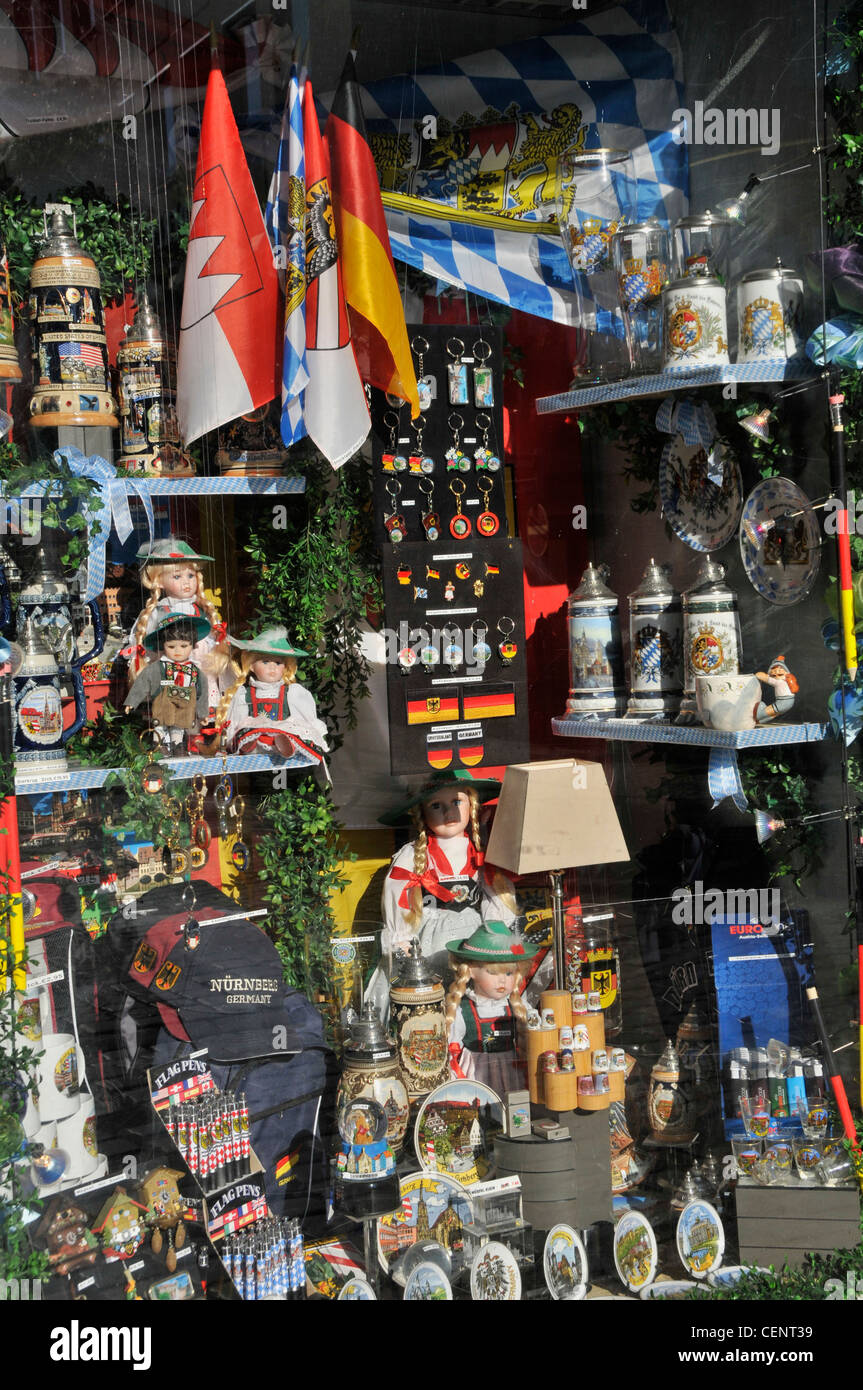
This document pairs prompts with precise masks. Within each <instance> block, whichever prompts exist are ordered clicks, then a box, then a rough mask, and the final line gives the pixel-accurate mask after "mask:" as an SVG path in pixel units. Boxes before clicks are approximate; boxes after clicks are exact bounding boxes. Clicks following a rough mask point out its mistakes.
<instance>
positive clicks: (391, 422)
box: [381, 410, 408, 473]
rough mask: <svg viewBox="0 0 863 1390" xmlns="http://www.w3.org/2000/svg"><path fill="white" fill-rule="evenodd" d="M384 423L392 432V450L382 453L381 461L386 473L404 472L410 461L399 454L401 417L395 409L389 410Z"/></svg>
mask: <svg viewBox="0 0 863 1390" xmlns="http://www.w3.org/2000/svg"><path fill="white" fill-rule="evenodd" d="M384 424H385V425H386V426H387V428H388V429H389V432H390V451H389V453H388V454H382V455H381V463H382V464H383V466H384V472H385V473H402V472H404V470H405V469H406V468H407V466H408V461H407V459H406V458H405V456H404V454H397V453H396V449H397V447H398V436H399V417H398V415H397V414H396V412H395V411H394V410H388V411H387V412H386V414H385V415H384Z"/></svg>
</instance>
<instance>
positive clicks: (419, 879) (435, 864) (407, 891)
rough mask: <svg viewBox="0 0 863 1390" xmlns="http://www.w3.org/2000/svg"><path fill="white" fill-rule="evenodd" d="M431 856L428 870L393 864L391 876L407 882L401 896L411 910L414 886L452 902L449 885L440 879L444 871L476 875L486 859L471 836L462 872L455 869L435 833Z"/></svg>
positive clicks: (402, 904)
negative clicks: (447, 886) (421, 870)
mask: <svg viewBox="0 0 863 1390" xmlns="http://www.w3.org/2000/svg"><path fill="white" fill-rule="evenodd" d="M428 857H429V864H428V866H427V868H426V870H425V873H423V874H418V873H414V872H413V871H412V870H411V869H402V868H393V869H390V878H394V879H397V880H398V881H399V882H402V881H404V883H405V886H404V888H403V890H402V895H401V897H400V898H399V907H403V908H405V910H409V909H410V906H411V889H413V888H417V887H418V888H422V889H423V890H424V891H425V892H426V893H431V894H432V895H433V896H434V897H435V898H437V900H438V902H441V903H451V902H452V901H453V898H454V894H452V893H451V892H450V891H449V889H448V888H445V887H444V885H443V884H442V883H441V881H440V877H441V875H443V877H444V878H476V876H477V873H478V871H479V870H480V869H481V868H482V866H483V864H484V863H485V855H484V854H483V852H482V850H481V849H476V847H475V846H474V843H473V841H472V840H471V839H468V842H467V859H466V861H465V866H464V868H463V869H462V871H461V873H460V874H455V873H454V872H453V867H452V864H450V862H449V860H448V859H447V857H446V855H445V854H444V852H443V849H442V848H441V843H440V840H438V838H437V836H436V835H430V836H429V837H428Z"/></svg>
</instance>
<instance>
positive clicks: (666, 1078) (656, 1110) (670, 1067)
mask: <svg viewBox="0 0 863 1390" xmlns="http://www.w3.org/2000/svg"><path fill="white" fill-rule="evenodd" d="M647 1118H648V1120H649V1121H650V1128H651V1130H652V1131H653V1138H654V1139H655V1140H658V1141H659V1142H660V1143H667V1144H673V1143H675V1142H681V1141H682V1142H684V1143H686V1142H688V1141H689V1140H690V1139H693V1138H694V1137H695V1127H694V1118H695V1117H694V1115H693V1108H692V1097H691V1093H690V1080H689V1076H688V1073H687V1072H685V1071H684V1070H683V1068H682V1067H681V1065H680V1058H679V1056H678V1054H677V1049H676V1048H675V1046H674V1043H673V1042H672V1041H671V1039H670V1038H669V1039H668V1041H667V1043H666V1044H665V1050H664V1052H663V1053H662V1056H661V1057H660V1058H659V1060H658V1061H657V1062H656V1064H655V1065H654V1067H653V1070H652V1071H651V1073H650V1090H649V1092H648V1096H647Z"/></svg>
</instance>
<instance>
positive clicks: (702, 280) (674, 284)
mask: <svg viewBox="0 0 863 1390" xmlns="http://www.w3.org/2000/svg"><path fill="white" fill-rule="evenodd" d="M705 285H707V286H710V287H713V288H715V289H717V290H724V289H725V286H724V285H723V283H722V281H721V280H718V279H717V277H716V276H715V275H698V276H693V275H681V276H680V278H679V279H678V280H671V281H669V283H668V284H667V285H665V287H664V288H663V291H662V293H663V294H670V293H671V291H672V290H688V291H689V293H690V294H694V292H695V290H696V289H699V290H700V289H703V288H704V286H705Z"/></svg>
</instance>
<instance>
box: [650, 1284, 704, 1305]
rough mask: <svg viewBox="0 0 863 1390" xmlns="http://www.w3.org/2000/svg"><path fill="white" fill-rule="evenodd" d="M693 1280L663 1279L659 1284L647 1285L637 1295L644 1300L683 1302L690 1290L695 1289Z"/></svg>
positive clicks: (696, 1286)
mask: <svg viewBox="0 0 863 1390" xmlns="http://www.w3.org/2000/svg"><path fill="white" fill-rule="evenodd" d="M697 1288H698V1285H697V1284H696V1282H695V1280H694V1279H664V1280H663V1281H662V1283H661V1284H648V1286H647V1288H646V1289H642V1290H641V1293H640V1294H639V1295H638V1296H639V1298H645V1299H654V1298H656V1299H662V1300H664V1299H674V1300H679V1301H681V1302H682V1301H683V1299H685V1298H686V1296H687V1294H688V1293H689V1292H690V1290H691V1289H697Z"/></svg>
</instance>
